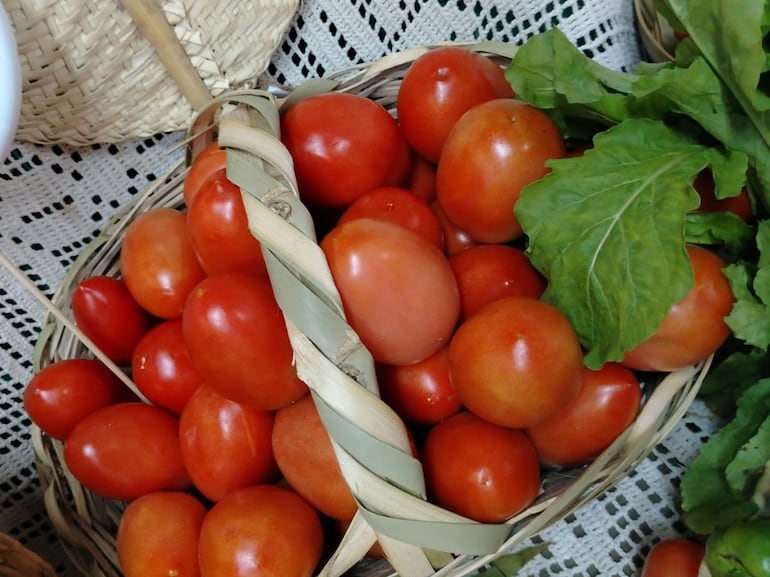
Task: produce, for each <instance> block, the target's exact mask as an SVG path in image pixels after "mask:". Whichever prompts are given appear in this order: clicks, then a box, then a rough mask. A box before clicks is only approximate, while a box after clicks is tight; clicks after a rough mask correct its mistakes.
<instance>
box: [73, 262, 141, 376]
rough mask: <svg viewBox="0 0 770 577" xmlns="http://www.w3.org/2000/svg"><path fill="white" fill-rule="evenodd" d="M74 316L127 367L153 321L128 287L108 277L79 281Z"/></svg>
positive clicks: (78, 323) (105, 351)
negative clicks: (135, 348) (137, 344)
mask: <svg viewBox="0 0 770 577" xmlns="http://www.w3.org/2000/svg"><path fill="white" fill-rule="evenodd" d="M71 306H72V316H73V318H74V319H75V323H76V324H77V326H78V328H79V329H80V330H81V331H83V333H84V334H85V335H86V336H87V337H88V338H89V339H91V340H92V341H93V342H94V344H95V345H96V346H97V347H99V349H100V350H101V351H102V352H103V353H104V354H105V355H106V356H107V357H108V358H109V359H110V360H112V361H113V362H114V363H116V364H118V365H128V364H130V363H131V354H132V353H133V350H134V347H135V346H136V343H138V342H139V339H141V338H142V335H144V333H146V332H147V330H148V329H149V328H150V326H151V323H152V319H151V317H150V315H149V314H147V311H145V310H144V309H143V308H142V307H140V306H139V304H138V303H137V302H136V301H135V300H134V297H133V296H132V295H131V292H130V291H129V290H128V287H127V286H126V284H125V283H124V282H123V281H122V280H119V279H116V278H112V277H109V276H101V275H100V276H92V277H90V278H87V279H84V280H82V281H80V282H79V283H78V284H77V286H76V287H75V290H74V292H73V293H72V301H71Z"/></svg>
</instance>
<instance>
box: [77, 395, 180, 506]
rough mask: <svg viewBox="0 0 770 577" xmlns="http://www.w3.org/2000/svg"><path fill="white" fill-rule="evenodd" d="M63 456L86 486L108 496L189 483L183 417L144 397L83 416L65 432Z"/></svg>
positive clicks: (134, 494)
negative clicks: (182, 445)
mask: <svg viewBox="0 0 770 577" xmlns="http://www.w3.org/2000/svg"><path fill="white" fill-rule="evenodd" d="M64 461H65V462H66V464H67V467H68V468H69V470H70V471H71V472H72V474H73V475H74V476H75V478H76V479H78V481H80V483H81V484H82V485H83V486H84V487H85V488H86V489H88V490H90V491H93V492H94V493H96V494H97V495H101V496H102V497H106V498H108V499H121V500H130V499H135V498H137V497H140V496H142V495H146V494H148V493H152V492H155V491H175V490H179V491H181V490H185V489H188V488H189V487H190V478H189V476H188V474H187V470H186V469H185V466H184V463H183V461H182V451H181V449H180V445H179V420H178V419H177V418H176V417H175V416H173V415H171V414H170V413H167V412H166V411H164V410H162V409H159V408H157V407H153V406H152V405H147V404H145V403H140V402H131V403H119V404H116V405H109V406H107V407H104V408H102V409H98V410H96V411H94V412H93V413H91V414H90V415H88V416H87V417H85V418H84V419H83V420H82V421H80V422H79V423H78V424H77V425H76V426H75V427H74V428H73V429H72V431H71V432H70V434H69V435H68V436H67V440H66V441H65V443H64Z"/></svg>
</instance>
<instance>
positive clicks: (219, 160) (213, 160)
mask: <svg viewBox="0 0 770 577" xmlns="http://www.w3.org/2000/svg"><path fill="white" fill-rule="evenodd" d="M226 168H227V152H226V151H225V150H223V149H221V148H219V142H217V141H216V140H214V141H212V142H210V143H208V144H207V145H206V146H205V148H204V149H203V150H201V151H200V152H199V153H198V155H197V156H196V157H195V158H194V159H193V161H192V163H191V164H190V168H189V170H188V171H187V174H186V175H185V178H184V184H183V186H182V196H183V198H184V203H185V205H186V206H187V207H189V206H190V204H192V201H193V199H194V198H195V195H196V194H198V191H199V190H200V189H201V187H202V186H203V185H205V184H207V183H208V182H209V181H210V180H212V179H213V178H216V177H218V176H222V175H224V173H225V169H226Z"/></svg>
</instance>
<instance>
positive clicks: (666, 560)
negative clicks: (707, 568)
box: [641, 537, 706, 577]
mask: <svg viewBox="0 0 770 577" xmlns="http://www.w3.org/2000/svg"><path fill="white" fill-rule="evenodd" d="M705 553H706V548H705V546H704V545H703V544H702V543H700V542H699V541H695V540H692V539H684V538H673V537H672V538H668V539H664V540H662V541H658V542H657V543H656V544H655V545H654V546H653V548H652V549H651V550H650V552H649V553H648V554H647V557H646V558H645V561H644V566H643V567H642V573H641V577H670V576H672V575H676V576H677V577H697V575H698V570H699V568H700V564H701V561H702V560H703V557H704V555H705Z"/></svg>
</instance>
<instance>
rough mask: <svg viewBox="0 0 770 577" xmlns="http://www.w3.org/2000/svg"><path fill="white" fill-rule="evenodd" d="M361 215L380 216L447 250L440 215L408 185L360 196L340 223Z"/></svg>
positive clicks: (377, 189) (382, 188)
mask: <svg viewBox="0 0 770 577" xmlns="http://www.w3.org/2000/svg"><path fill="white" fill-rule="evenodd" d="M358 218H376V219H380V220H387V221H390V222H392V223H395V224H398V225H399V226H403V227H404V228H407V229H409V230H411V231H412V232H415V233H417V234H419V235H420V236H422V237H424V238H425V240H427V241H428V242H430V243H432V244H435V245H436V248H438V249H439V250H444V231H443V230H442V228H441V223H439V221H438V217H437V216H436V214H435V213H434V212H433V211H432V210H431V209H430V206H428V205H427V204H426V203H425V202H424V201H423V200H421V199H420V198H418V197H417V196H416V195H414V194H413V193H411V192H409V191H408V190H406V189H405V188H400V187H397V186H383V187H379V188H375V189H372V190H370V191H369V192H366V193H364V194H362V195H361V196H359V197H358V198H357V199H356V200H355V201H353V203H352V204H351V205H350V206H349V207H348V208H347V209H346V210H345V212H343V213H342V216H340V218H339V220H338V224H343V223H346V222H348V221H351V220H356V219H358Z"/></svg>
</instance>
